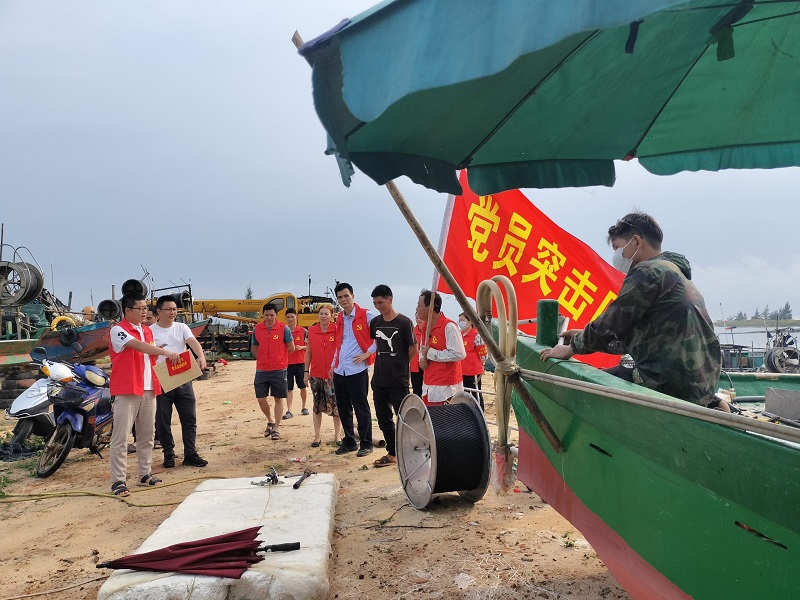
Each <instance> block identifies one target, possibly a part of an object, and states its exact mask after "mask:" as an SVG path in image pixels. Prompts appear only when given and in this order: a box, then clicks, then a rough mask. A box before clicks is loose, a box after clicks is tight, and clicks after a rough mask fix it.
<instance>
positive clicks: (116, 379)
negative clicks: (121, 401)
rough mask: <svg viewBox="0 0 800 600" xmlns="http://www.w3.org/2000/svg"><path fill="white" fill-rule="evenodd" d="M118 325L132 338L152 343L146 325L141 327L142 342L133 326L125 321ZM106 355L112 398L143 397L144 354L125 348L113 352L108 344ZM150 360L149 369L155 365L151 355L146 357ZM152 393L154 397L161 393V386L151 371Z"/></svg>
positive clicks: (154, 357) (111, 345)
mask: <svg viewBox="0 0 800 600" xmlns="http://www.w3.org/2000/svg"><path fill="white" fill-rule="evenodd" d="M118 325H119V326H120V327H121V328H122V329H123V330H124V331H125V332H126V333H127V334H128V335H129V336H131V337H132V338H134V339H136V340H139V341H140V342H141V341H145V342H147V343H148V344H152V343H153V332H152V331H151V330H150V328H149V327H148V326H147V325H142V331H143V332H144V340H142V336H141V335H140V334H139V332H138V331H136V329H134V327H133V325H132V324H131V323H130V321H128V320H127V319H122V321H120V322H119V323H118ZM108 353H109V355H110V357H111V379H110V381H109V383H108V386H109V391H110V392H111V395H112V396H119V395H123V394H132V395H134V396H143V395H144V360H145V354H144V352H139V351H138V350H134V349H133V348H128V347H127V346H126V347H125V348H124V349H123V350H122V352H114V346H113V344H109V346H108ZM147 358H148V360H150V368H151V369H152V368H153V365H154V364H156V360H157V359H158V357H157V356H155V355H153V354H148V355H147ZM152 374H153V392H155V393H156V395H158V394H160V393H161V384H160V383H159V382H158V377H156V374H155V371H153V373H152Z"/></svg>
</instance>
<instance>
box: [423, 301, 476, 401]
mask: <svg viewBox="0 0 800 600" xmlns="http://www.w3.org/2000/svg"><path fill="white" fill-rule="evenodd" d="M432 297H433V306H432V307H431V298H432ZM431 310H433V314H432V315H431ZM441 311H442V297H441V296H440V295H439V294H435V295H434V293H433V292H431V291H430V290H422V293H421V294H420V296H419V300H418V302H417V318H419V319H422V321H423V322H424V323H425V324H424V326H423V330H422V336H423V342H422V347H421V348H420V352H419V366H420V368H421V369H424V370H425V374H424V376H423V380H422V381H423V383H422V400H423V401H424V402H425V403H426V404H436V403H440V402H446V401H447V400H449V399H450V398H452V397H453V396H454V395H455V394H456V393H458V392H462V391H464V382H463V378H462V375H461V361H462V360H464V359H465V358H466V356H467V351H466V350H465V349H464V340H463V339H462V337H461V330H460V329H459V328H458V325H456V324H455V323H454V322H453V321H451V320H450V319H448V318H447V317H445V316H444V313H443V312H441ZM429 317H431V318H429ZM428 323H430V328H431V330H430V331H427V329H428Z"/></svg>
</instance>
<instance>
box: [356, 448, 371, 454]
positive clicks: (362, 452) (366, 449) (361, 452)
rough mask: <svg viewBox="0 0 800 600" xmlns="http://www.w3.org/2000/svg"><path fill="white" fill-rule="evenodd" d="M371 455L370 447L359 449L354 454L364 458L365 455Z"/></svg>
mask: <svg viewBox="0 0 800 600" xmlns="http://www.w3.org/2000/svg"><path fill="white" fill-rule="evenodd" d="M371 453H372V447H369V448H361V449H360V450H359V451H358V452H356V456H366V455H367V454H371Z"/></svg>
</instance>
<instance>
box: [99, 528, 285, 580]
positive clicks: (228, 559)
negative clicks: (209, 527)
mask: <svg viewBox="0 0 800 600" xmlns="http://www.w3.org/2000/svg"><path fill="white" fill-rule="evenodd" d="M259 529H261V527H250V528H249V529H242V530H240V531H234V532H231V533H224V534H222V535H216V536H213V537H208V538H203V539H200V540H194V541H190V542H181V543H179V544H173V545H172V546H167V547H166V548H160V549H158V550H152V551H150V552H144V553H142V554H131V555H129V556H123V557H122V558H118V559H116V560H112V561H108V562H104V563H100V564H98V565H97V568H98V569H100V568H109V569H134V570H137V571H158V572H175V573H188V574H192V575H210V576H213V577H230V578H232V579H239V578H240V577H241V576H242V574H243V573H244V572H245V571H246V570H247V569H248V568H249V567H250V565H254V564H256V563H258V562H261V561H262V560H264V557H263V556H260V555H259V554H258V552H287V551H290V550H299V549H300V543H299V542H293V543H289V544H272V545H267V546H260V544H261V542H260V541H259V540H257V539H255V537H256V536H257V535H258V531H259Z"/></svg>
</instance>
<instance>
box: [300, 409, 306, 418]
mask: <svg viewBox="0 0 800 600" xmlns="http://www.w3.org/2000/svg"><path fill="white" fill-rule="evenodd" d="M300 414H301V415H306V416H308V409H307V408H304V409H303V410H301V411H300Z"/></svg>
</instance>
